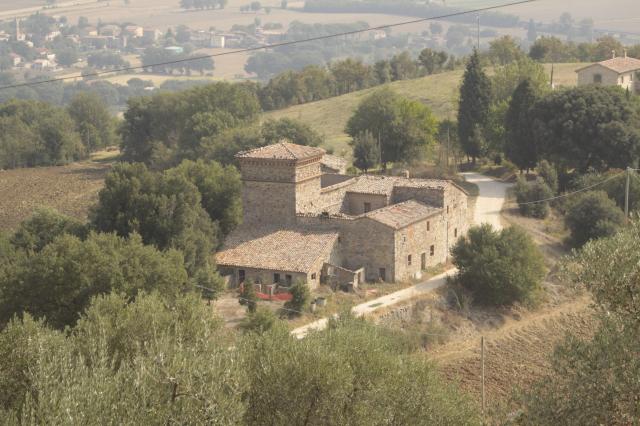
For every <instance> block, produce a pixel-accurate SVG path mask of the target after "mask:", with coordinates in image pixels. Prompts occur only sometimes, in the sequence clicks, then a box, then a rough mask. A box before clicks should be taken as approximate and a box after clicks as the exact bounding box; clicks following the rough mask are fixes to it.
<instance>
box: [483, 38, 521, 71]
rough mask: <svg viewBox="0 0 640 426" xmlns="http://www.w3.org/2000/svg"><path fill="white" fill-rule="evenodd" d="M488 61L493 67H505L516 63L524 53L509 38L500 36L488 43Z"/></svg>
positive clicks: (513, 40) (512, 39)
mask: <svg viewBox="0 0 640 426" xmlns="http://www.w3.org/2000/svg"><path fill="white" fill-rule="evenodd" d="M488 54H489V59H490V60H491V62H492V63H493V64H494V65H503V66H504V65H507V64H510V63H511V62H514V61H517V60H519V59H520V58H522V56H524V53H523V52H522V50H520V46H518V43H517V42H516V40H515V39H514V38H513V37H511V36H508V35H506V36H502V37H500V38H497V39H495V40H492V41H491V42H489V53H488Z"/></svg>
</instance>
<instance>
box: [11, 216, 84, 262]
mask: <svg viewBox="0 0 640 426" xmlns="http://www.w3.org/2000/svg"><path fill="white" fill-rule="evenodd" d="M87 233H88V230H87V226H86V225H85V224H83V223H82V222H80V221H79V220H77V219H73V218H71V217H68V216H65V215H62V214H60V213H58V212H57V211H55V210H52V209H46V208H40V209H38V210H36V211H35V212H34V213H33V215H32V216H31V217H30V218H29V219H27V220H25V221H23V222H22V223H21V224H20V225H19V226H18V229H16V231H15V233H14V234H13V236H12V237H11V244H13V246H14V247H16V248H19V249H21V250H25V251H28V252H39V251H41V250H42V249H43V248H44V247H45V246H47V245H48V244H49V243H51V242H53V240H55V239H56V238H57V237H59V236H61V235H65V234H69V235H74V236H76V237H78V238H85V237H86V235H87Z"/></svg>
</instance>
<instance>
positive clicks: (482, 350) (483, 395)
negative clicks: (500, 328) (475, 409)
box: [480, 336, 486, 417]
mask: <svg viewBox="0 0 640 426" xmlns="http://www.w3.org/2000/svg"><path fill="white" fill-rule="evenodd" d="M480 358H481V360H482V361H481V362H482V416H483V417H484V413H485V408H486V400H485V394H484V336H482V337H481V338H480Z"/></svg>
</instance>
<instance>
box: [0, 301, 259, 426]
mask: <svg viewBox="0 0 640 426" xmlns="http://www.w3.org/2000/svg"><path fill="white" fill-rule="evenodd" d="M127 302H128V300H127V299H126V298H125V297H122V296H118V295H111V296H108V297H104V298H98V299H97V300H95V301H94V303H93V305H92V306H91V307H90V308H89V309H88V311H87V314H86V315H85V316H84V317H83V319H82V320H81V321H80V323H79V324H78V326H77V327H76V328H75V329H74V330H73V331H72V332H71V333H70V334H69V335H67V336H65V334H63V333H57V332H51V331H48V330H46V329H44V328H43V327H42V325H41V324H36V325H35V326H33V325H30V322H25V323H22V322H17V321H16V322H14V323H13V324H12V325H11V326H10V327H11V328H10V330H11V333H10V334H5V333H2V335H1V336H2V338H5V339H2V338H0V339H2V340H4V342H2V345H3V346H2V348H1V349H0V352H3V353H6V354H8V355H9V357H8V358H5V359H7V360H10V359H13V360H16V361H19V362H18V363H11V364H8V363H7V364H4V363H3V367H4V366H5V365H6V366H7V367H8V369H7V370H4V369H2V370H3V371H6V374H7V375H8V376H9V377H11V378H14V379H16V380H15V382H14V385H13V386H12V387H11V388H10V389H17V390H19V391H21V392H19V394H18V395H16V398H15V400H14V403H13V404H10V406H9V407H8V408H9V409H10V411H9V412H7V413H6V416H4V418H5V419H7V420H8V421H9V423H15V424H18V423H20V421H19V420H20V419H25V418H28V419H33V418H38V419H39V420H40V421H42V422H43V423H46V424H52V423H56V422H57V421H58V420H59V419H62V418H69V417H70V416H72V417H73V418H74V419H78V418H83V419H92V421H95V422H98V423H109V422H110V421H112V420H113V419H114V418H119V419H127V422H132V423H138V424H166V423H177V422H187V423H190V424H198V423H203V422H204V423H206V422H207V421H209V420H210V419H212V418H215V419H216V421H217V422H220V423H222V424H240V423H242V418H243V415H244V411H245V408H244V403H243V402H242V399H241V398H240V397H239V395H240V394H241V393H242V392H243V390H244V389H246V383H247V380H246V375H245V374H243V372H242V371H239V370H238V368H237V366H238V363H239V362H240V360H241V357H240V356H239V355H240V352H237V351H229V349H228V345H227V344H225V343H222V340H223V338H224V337H223V336H224V332H223V330H222V328H221V323H220V321H219V320H217V319H216V318H215V316H213V315H211V311H210V308H207V307H206V306H204V305H203V304H202V303H201V302H200V301H199V300H198V299H197V298H195V297H193V296H188V297H181V298H179V299H178V300H176V302H175V303H169V304H168V303H167V302H166V300H164V299H163V298H161V297H158V296H156V295H149V296H144V297H141V298H138V299H137V300H136V301H135V302H134V303H129V304H128V303H127ZM33 329H35V330H33ZM27 351H30V352H29V353H28V352H27ZM23 354H27V357H26V358H23ZM5 359H3V360H2V361H4V360H5ZM2 361H0V362H2ZM25 365H26V366H27V368H25ZM5 384H8V383H7V382H5V381H4V380H3V381H2V382H1V384H0V386H4V385H5ZM65 389H66V390H65ZM3 390H4V389H3ZM122 395H127V398H122ZM141 407H147V409H141Z"/></svg>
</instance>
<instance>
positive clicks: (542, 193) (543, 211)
mask: <svg viewBox="0 0 640 426" xmlns="http://www.w3.org/2000/svg"><path fill="white" fill-rule="evenodd" d="M551 197H553V191H552V190H551V188H549V186H548V185H547V184H546V183H545V181H544V180H542V179H540V178H538V179H536V181H535V182H527V181H526V180H525V179H524V178H523V177H519V178H518V182H517V183H516V200H517V202H518V207H519V208H520V213H521V214H522V215H524V216H529V217H535V218H538V219H544V218H545V217H547V216H548V215H549V202H548V201H545V202H541V203H536V202H535V201H539V200H544V199H547V198H551Z"/></svg>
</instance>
